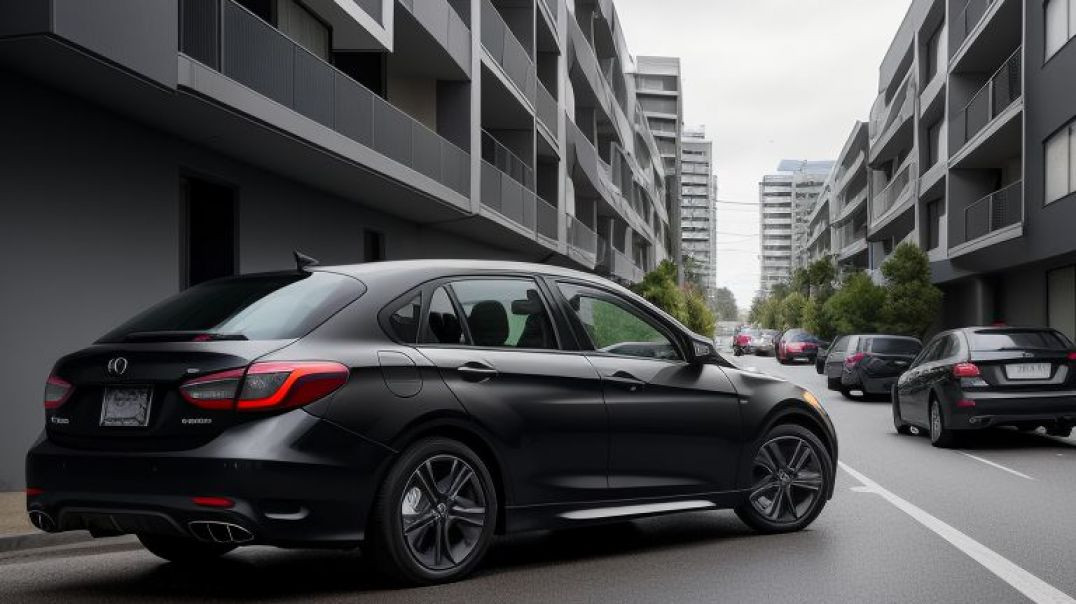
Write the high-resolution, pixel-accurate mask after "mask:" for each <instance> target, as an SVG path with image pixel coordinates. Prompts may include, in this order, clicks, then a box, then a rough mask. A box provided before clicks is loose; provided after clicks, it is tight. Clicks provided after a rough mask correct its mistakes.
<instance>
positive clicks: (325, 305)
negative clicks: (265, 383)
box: [99, 272, 366, 343]
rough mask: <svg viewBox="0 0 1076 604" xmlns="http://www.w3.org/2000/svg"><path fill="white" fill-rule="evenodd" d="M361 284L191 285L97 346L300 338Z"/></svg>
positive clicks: (258, 281)
mask: <svg viewBox="0 0 1076 604" xmlns="http://www.w3.org/2000/svg"><path fill="white" fill-rule="evenodd" d="M365 291H366V288H365V286H363V284H362V283H361V282H359V281H358V280H356V279H353V278H351V277H347V276H344V275H338V274H335V273H325V272H313V273H288V274H283V273H281V274H273V275H251V276H246V277H231V278H227V279H219V280H216V281H209V282H207V283H203V284H201V285H196V286H194V287H192V288H190V289H188V290H185V291H183V292H181V293H179V294H178V295H176V296H173V297H172V298H169V299H168V300H165V301H164V302H161V303H160V304H158V305H156V306H154V307H153V308H151V309H149V310H147V311H146V312H144V313H142V314H140V315H138V316H137V317H135V318H133V319H131V320H130V321H128V322H126V323H124V324H123V325H121V326H120V327H118V328H116V329H114V330H112V331H111V332H109V333H108V334H106V335H105V336H104V337H102V338H101V339H100V340H99V341H100V342H106V343H109V342H124V341H138V340H157V341H161V340H170V341H176V340H180V341H182V340H186V339H193V338H195V337H197V336H203V335H208V336H216V337H221V338H235V339H247V340H290V339H294V338H299V337H302V336H304V335H306V334H307V333H310V331H311V330H312V329H314V328H315V327H317V326H318V325H320V324H321V323H323V322H324V321H325V320H326V319H328V318H329V317H331V316H332V315H334V314H336V313H337V312H339V311H340V310H341V309H342V308H344V307H345V306H347V305H348V304H350V303H351V302H353V301H355V300H356V299H357V298H358V297H359V296H361V295H362V294H363V293H364V292H365Z"/></svg>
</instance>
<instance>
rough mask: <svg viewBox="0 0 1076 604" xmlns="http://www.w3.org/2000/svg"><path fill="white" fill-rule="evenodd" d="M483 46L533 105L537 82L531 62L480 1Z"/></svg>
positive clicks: (491, 8)
mask: <svg viewBox="0 0 1076 604" xmlns="http://www.w3.org/2000/svg"><path fill="white" fill-rule="evenodd" d="M482 46H484V47H485V48H486V52H488V53H489V54H490V56H491V57H493V60H494V61H497V64H498V65H500V66H501V68H502V69H504V73H505V74H507V75H508V79H510V80H512V82H513V83H514V84H515V85H516V87H517V88H519V91H520V92H521V93H522V94H523V96H524V97H525V98H526V99H527V101H528V102H530V103H531V104H534V95H535V94H536V88H537V86H536V84H537V81H538V79H537V76H536V75H535V69H534V61H532V60H531V56H530V53H528V52H527V50H526V49H525V48H523V45H522V44H520V42H519V40H518V39H517V38H516V35H515V34H514V33H512V30H511V29H509V28H508V24H507V23H505V22H504V18H502V17H501V13H500V12H499V11H498V10H497V8H496V7H495V6H493V3H491V2H490V1H489V0H482Z"/></svg>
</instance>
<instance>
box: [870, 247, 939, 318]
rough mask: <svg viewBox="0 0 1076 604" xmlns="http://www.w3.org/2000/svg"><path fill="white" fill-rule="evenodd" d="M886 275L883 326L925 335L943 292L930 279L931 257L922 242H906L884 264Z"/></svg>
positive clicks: (935, 314)
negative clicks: (921, 244) (919, 243)
mask: <svg viewBox="0 0 1076 604" xmlns="http://www.w3.org/2000/svg"><path fill="white" fill-rule="evenodd" d="M882 275H883V276H884V277H885V279H886V285H885V303H884V305H883V306H882V311H881V326H882V328H883V329H884V330H885V331H887V332H889V333H894V334H901V335H909V336H915V337H918V338H922V337H923V336H925V335H926V334H927V332H928V331H929V330H930V328H931V326H932V325H933V324H934V322H935V320H936V319H937V317H938V313H939V312H940V311H941V305H942V292H941V290H940V289H938V288H937V287H935V286H934V285H933V284H932V283H931V282H930V261H929V259H928V258H927V255H926V252H924V251H923V250H921V249H919V246H917V245H915V244H913V243H910V242H904V243H902V244H900V245H898V246H897V248H896V249H895V250H893V253H892V254H891V255H890V256H889V258H888V259H887V260H886V261H885V262H884V263H883V264H882Z"/></svg>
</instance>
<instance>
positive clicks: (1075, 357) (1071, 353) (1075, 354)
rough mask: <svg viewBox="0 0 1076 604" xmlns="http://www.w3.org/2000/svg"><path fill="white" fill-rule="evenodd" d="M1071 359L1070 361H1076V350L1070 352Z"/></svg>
mask: <svg viewBox="0 0 1076 604" xmlns="http://www.w3.org/2000/svg"><path fill="white" fill-rule="evenodd" d="M1069 360H1070V361H1076V352H1070V353H1069Z"/></svg>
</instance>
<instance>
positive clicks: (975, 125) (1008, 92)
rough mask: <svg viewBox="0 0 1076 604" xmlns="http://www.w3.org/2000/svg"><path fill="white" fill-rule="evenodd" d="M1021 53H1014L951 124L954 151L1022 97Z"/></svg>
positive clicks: (1018, 49) (1017, 51)
mask: <svg viewBox="0 0 1076 604" xmlns="http://www.w3.org/2000/svg"><path fill="white" fill-rule="evenodd" d="M1021 50H1022V49H1020V48H1017V49H1016V52H1014V53H1013V54H1012V55H1011V56H1009V58H1008V59H1006V60H1005V63H1004V64H1002V66H1001V68H1000V69H998V70H997V71H996V72H994V75H992V76H991V77H990V80H989V81H987V82H986V84H985V85H984V86H983V87H982V88H980V89H979V91H978V92H976V93H975V96H973V97H972V98H971V100H970V101H968V104H967V105H965V106H964V108H963V109H962V110H961V111H960V113H958V114H957V115H956V116H955V117H954V118H953V120H952V124H953V125H952V128H953V140H954V142H955V143H956V148H957V149H959V148H961V147H963V146H964V145H965V144H966V143H967V142H968V141H969V140H971V138H972V137H974V136H975V135H976V134H978V133H979V132H981V131H982V130H983V129H984V128H986V126H987V124H989V123H990V122H991V121H992V120H993V119H994V118H996V117H997V116H999V115H1001V112H1002V111H1005V109H1007V108H1008V107H1009V105H1012V104H1013V103H1015V102H1016V100H1017V99H1019V98H1020V96H1021V95H1022V94H1023V82H1022V80H1021V77H1022V73H1021V63H1020V59H1021Z"/></svg>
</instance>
